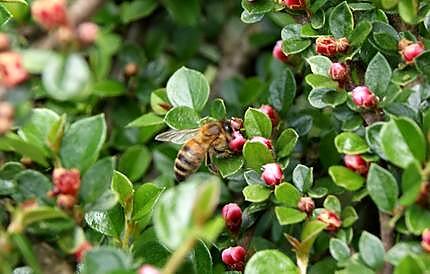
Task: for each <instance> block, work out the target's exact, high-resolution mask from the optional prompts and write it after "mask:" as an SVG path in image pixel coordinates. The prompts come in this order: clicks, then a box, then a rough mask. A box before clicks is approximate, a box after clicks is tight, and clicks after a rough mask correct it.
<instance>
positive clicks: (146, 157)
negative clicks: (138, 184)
mask: <svg viewBox="0 0 430 274" xmlns="http://www.w3.org/2000/svg"><path fill="white" fill-rule="evenodd" d="M151 156H152V155H151V152H150V151H149V150H148V149H147V148H146V147H145V146H140V145H135V146H131V147H129V148H128V149H127V150H126V151H124V154H123V155H122V156H121V157H120V158H119V161H118V170H119V171H121V172H122V173H124V174H125V175H126V176H127V177H128V178H130V180H131V181H133V182H134V181H137V180H138V179H139V178H141V177H142V176H143V175H144V174H145V172H146V171H147V169H148V167H149V164H150V163H151V158H152V157H151Z"/></svg>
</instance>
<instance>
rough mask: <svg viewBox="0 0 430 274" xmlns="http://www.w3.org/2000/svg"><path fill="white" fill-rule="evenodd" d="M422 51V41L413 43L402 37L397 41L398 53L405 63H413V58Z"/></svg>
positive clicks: (423, 48)
mask: <svg viewBox="0 0 430 274" xmlns="http://www.w3.org/2000/svg"><path fill="white" fill-rule="evenodd" d="M424 51H425V47H424V44H423V43H422V42H417V43H413V42H412V41H409V40H407V39H402V40H400V42H399V53H400V55H401V56H402V59H403V61H405V63H406V64H412V63H414V62H415V58H417V57H418V56H420V55H421V53H423V52H424Z"/></svg>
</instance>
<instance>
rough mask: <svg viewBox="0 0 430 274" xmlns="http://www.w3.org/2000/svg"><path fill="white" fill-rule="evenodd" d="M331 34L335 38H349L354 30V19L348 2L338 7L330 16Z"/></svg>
mask: <svg viewBox="0 0 430 274" xmlns="http://www.w3.org/2000/svg"><path fill="white" fill-rule="evenodd" d="M329 25H330V32H331V34H333V36H334V37H335V38H342V37H348V36H349V34H350V33H351V32H352V30H353V28H354V17H353V15H352V12H351V9H350V8H349V6H348V4H347V2H346V1H344V2H342V3H340V4H339V5H337V6H336V7H335V8H334V9H333V11H332V12H331V14H330V18H329Z"/></svg>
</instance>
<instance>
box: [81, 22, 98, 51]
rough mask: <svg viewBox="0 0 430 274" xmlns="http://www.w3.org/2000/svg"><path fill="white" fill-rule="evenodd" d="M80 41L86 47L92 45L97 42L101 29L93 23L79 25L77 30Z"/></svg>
mask: <svg viewBox="0 0 430 274" xmlns="http://www.w3.org/2000/svg"><path fill="white" fill-rule="evenodd" d="M76 32H77V34H78V39H79V41H81V43H82V44H84V45H90V44H92V43H94V41H96V38H97V34H98V32H99V27H98V26H97V25H96V24H94V23H92V22H85V23H82V24H79V26H78V28H77V30H76Z"/></svg>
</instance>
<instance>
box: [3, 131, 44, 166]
mask: <svg viewBox="0 0 430 274" xmlns="http://www.w3.org/2000/svg"><path fill="white" fill-rule="evenodd" d="M0 144H2V145H4V146H6V147H7V150H12V151H16V152H17V153H19V154H21V155H23V156H27V157H29V158H30V159H32V160H33V161H35V162H36V163H38V164H40V165H42V166H45V167H46V166H48V162H47V161H46V158H47V157H48V155H47V152H46V151H45V150H43V149H42V148H40V147H39V146H37V145H35V144H32V143H30V142H27V141H25V140H23V139H22V138H20V137H18V136H17V135H15V134H13V133H8V134H6V136H4V137H0Z"/></svg>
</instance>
